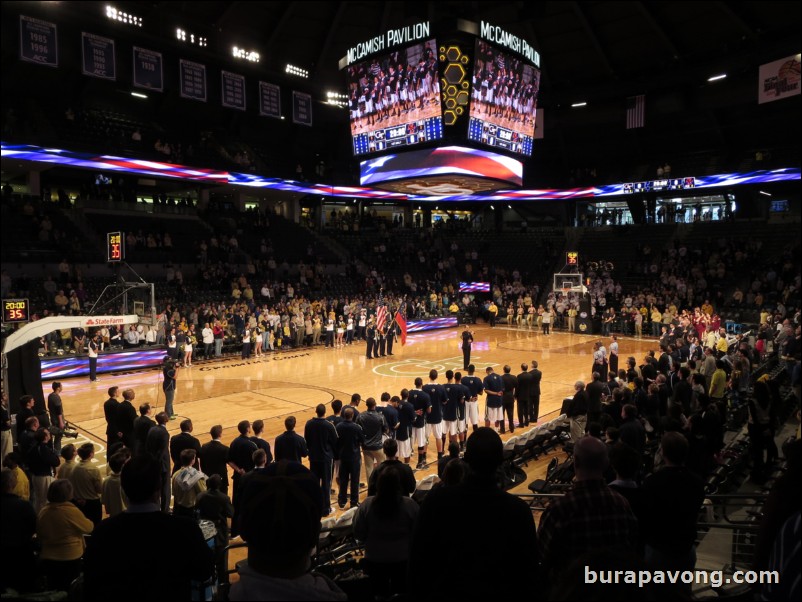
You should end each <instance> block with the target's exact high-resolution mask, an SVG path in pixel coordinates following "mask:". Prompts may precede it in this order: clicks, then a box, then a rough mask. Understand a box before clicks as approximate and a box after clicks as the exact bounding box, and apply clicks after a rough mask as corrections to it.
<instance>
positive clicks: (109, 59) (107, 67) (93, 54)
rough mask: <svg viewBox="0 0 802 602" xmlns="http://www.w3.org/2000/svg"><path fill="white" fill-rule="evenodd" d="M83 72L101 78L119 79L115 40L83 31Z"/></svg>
mask: <svg viewBox="0 0 802 602" xmlns="http://www.w3.org/2000/svg"><path fill="white" fill-rule="evenodd" d="M81 52H82V54H83V74H84V75H88V76H90V77H99V78H100V79H110V80H116V79H117V64H116V62H115V60H114V40H112V39H110V38H104V37H103V36H97V35H95V34H93V33H87V32H85V31H82V32H81Z"/></svg>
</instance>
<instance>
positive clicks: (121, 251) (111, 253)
mask: <svg viewBox="0 0 802 602" xmlns="http://www.w3.org/2000/svg"><path fill="white" fill-rule="evenodd" d="M123 259H125V239H124V237H123V233H122V232H109V233H108V234H106V261H108V262H117V261H122V260H123Z"/></svg>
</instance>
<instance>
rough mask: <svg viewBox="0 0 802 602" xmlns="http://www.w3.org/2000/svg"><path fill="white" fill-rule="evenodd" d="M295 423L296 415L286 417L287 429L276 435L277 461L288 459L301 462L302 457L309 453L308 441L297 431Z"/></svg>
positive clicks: (285, 425)
mask: <svg viewBox="0 0 802 602" xmlns="http://www.w3.org/2000/svg"><path fill="white" fill-rule="evenodd" d="M295 424H296V421H295V416H287V417H286V418H285V419H284V428H285V429H286V431H285V432H283V433H282V434H280V435H279V436H278V437H276V462H281V460H287V461H289V462H298V463H300V462H301V458H306V457H307V456H308V455H309V450H308V449H307V448H306V441H305V440H304V438H303V437H301V436H300V435H299V434H298V433H296V432H295Z"/></svg>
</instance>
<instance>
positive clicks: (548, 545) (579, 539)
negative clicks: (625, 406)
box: [538, 436, 638, 580]
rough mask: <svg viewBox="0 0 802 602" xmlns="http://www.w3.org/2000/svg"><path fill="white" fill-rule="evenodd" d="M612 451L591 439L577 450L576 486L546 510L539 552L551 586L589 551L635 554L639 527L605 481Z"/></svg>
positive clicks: (625, 504)
mask: <svg viewBox="0 0 802 602" xmlns="http://www.w3.org/2000/svg"><path fill="white" fill-rule="evenodd" d="M607 465H608V464H607V446H606V445H605V444H604V443H603V442H602V441H600V440H599V439H596V438H595V437H592V436H587V437H582V438H581V439H579V440H578V441H577V442H576V445H575V446H574V467H575V469H576V481H575V483H574V486H573V487H572V488H571V490H570V491H568V493H566V494H565V496H564V497H562V498H560V499H558V500H554V502H552V504H551V505H550V506H549V507H548V508H546V510H545V512H544V513H543V516H542V517H541V519H540V527H539V529H538V549H539V550H540V558H541V562H542V563H543V569H544V571H545V572H546V575H544V576H546V577H548V578H549V579H550V580H551V579H553V578H554V576H559V574H560V573H561V572H562V571H563V570H564V569H565V568H566V567H567V566H568V565H569V564H570V563H571V562H572V561H573V560H574V559H575V558H577V557H578V556H580V555H581V554H583V553H585V552H586V551H588V550H595V551H600V550H608V551H609V553H611V554H613V553H616V552H617V551H619V550H620V551H626V550H627V549H634V547H635V546H636V545H637V542H638V521H637V519H636V518H635V515H634V514H633V513H632V510H631V509H630V507H629V503H628V502H627V501H626V499H624V498H623V497H622V496H621V495H620V494H618V493H615V492H614V491H612V490H611V489H610V488H609V487H608V486H607V484H606V483H605V480H604V474H605V471H606V470H607Z"/></svg>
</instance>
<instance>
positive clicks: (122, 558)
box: [84, 412, 214, 601]
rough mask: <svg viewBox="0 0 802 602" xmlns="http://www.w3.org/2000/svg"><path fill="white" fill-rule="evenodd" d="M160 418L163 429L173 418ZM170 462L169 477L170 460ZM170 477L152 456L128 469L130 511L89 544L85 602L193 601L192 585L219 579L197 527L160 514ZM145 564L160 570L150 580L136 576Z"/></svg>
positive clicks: (125, 476) (100, 527) (126, 488)
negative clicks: (113, 596) (120, 600)
mask: <svg viewBox="0 0 802 602" xmlns="http://www.w3.org/2000/svg"><path fill="white" fill-rule="evenodd" d="M156 418H157V421H158V422H159V423H160V426H159V427H158V429H161V428H162V427H163V425H164V424H166V423H167V416H166V415H165V414H164V412H161V413H160V414H159V415H158V416H157V417H156ZM158 429H153V431H156V430H158ZM165 432H166V431H165ZM166 448H167V446H166V442H165V452H166ZM166 459H167V462H168V464H167V471H168V472H169V459H170V458H169V455H166ZM164 476H165V475H164V464H163V463H162V462H160V461H159V460H155V459H153V458H150V457H148V456H138V457H134V458H132V459H131V460H130V461H129V462H127V463H126V464H125V466H124V467H123V470H122V474H121V481H122V487H123V491H124V492H125V495H126V497H127V498H128V501H129V504H128V508H127V509H126V511H125V512H122V513H121V514H118V515H117V516H114V517H112V518H108V519H106V520H104V521H103V522H102V523H100V524H99V525H98V526H97V527H96V528H95V530H94V533H93V534H92V537H91V538H90V540H89V546H88V547H87V549H86V554H85V556H84V599H85V600H89V601H92V600H98V601H105V600H108V599H109V592H114V591H117V592H121V594H120V597H124V598H125V599H128V600H189V599H191V597H192V582H193V581H194V582H199V583H203V582H205V581H206V580H207V579H208V578H210V577H211V576H212V575H213V573H214V555H213V553H212V551H211V550H210V549H209V546H208V545H207V544H206V542H205V541H204V539H203V535H202V534H201V530H200V529H199V528H198V524H197V522H195V521H192V520H190V519H188V518H185V517H182V516H171V515H167V514H164V513H162V512H159V497H160V494H161V491H162V488H163V481H162V479H163V477H164ZM121 542H125V545H120V544H121ZM143 558H147V559H148V562H149V563H151V566H154V567H158V570H156V571H153V572H150V573H148V574H147V575H146V576H145V575H143V572H142V571H137V570H131V567H132V566H137V565H138V563H140V564H141V562H142V559H143Z"/></svg>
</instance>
